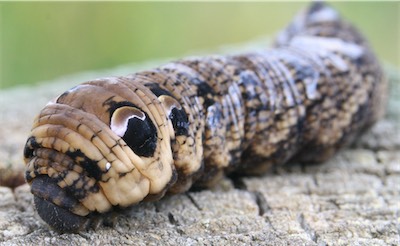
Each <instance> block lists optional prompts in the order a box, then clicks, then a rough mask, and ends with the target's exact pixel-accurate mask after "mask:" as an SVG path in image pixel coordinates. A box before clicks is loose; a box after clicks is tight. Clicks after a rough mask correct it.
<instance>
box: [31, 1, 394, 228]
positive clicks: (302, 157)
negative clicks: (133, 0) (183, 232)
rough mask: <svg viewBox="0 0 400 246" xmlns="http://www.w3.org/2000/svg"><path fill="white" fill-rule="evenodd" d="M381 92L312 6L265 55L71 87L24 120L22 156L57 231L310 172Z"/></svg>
mask: <svg viewBox="0 0 400 246" xmlns="http://www.w3.org/2000/svg"><path fill="white" fill-rule="evenodd" d="M386 86H387V82H386V80H385V79H384V76H383V72H382V69H381V67H380V65H379V63H378V60H377V58H376V57H375V56H374V54H373V52H372V51H371V49H370V48H369V45H368V44H367V42H366V40H365V39H364V38H363V37H362V35H361V34H360V33H359V32H358V31H357V30H356V29H355V28H354V27H353V26H352V25H350V24H349V23H347V22H345V21H343V20H342V19H341V18H340V16H339V15H338V13H337V12H336V11H335V10H333V9H332V8H331V7H329V6H327V5H325V4H323V3H320V2H317V3H313V4H312V5H311V6H310V7H309V8H308V9H306V10H305V11H303V12H301V13H299V14H298V15H297V17H296V18H295V19H294V21H293V22H292V23H291V24H290V25H289V26H288V27H287V28H286V29H285V30H284V31H282V33H281V34H280V35H279V36H278V38H277V41H276V46H275V47H274V48H273V49H270V50H265V51H260V52H253V53H246V54H242V55H234V56H208V57H194V58H193V57H192V58H187V59H181V60H178V61H174V62H171V63H168V64H166V65H164V66H161V67H158V68H156V69H153V70H149V71H143V72H139V73H135V74H132V75H128V76H124V77H110V78H102V79H96V80H93V81H89V82H85V83H83V84H81V85H78V86H76V87H74V88H72V89H70V90H68V91H66V92H65V93H63V94H61V95H60V96H59V97H57V98H56V99H54V100H53V101H51V102H49V103H48V104H47V105H46V106H45V108H44V109H43V110H42V111H41V112H40V114H39V115H38V116H37V118H36V119H35V121H34V124H33V128H32V132H31V136H30V137H29V138H28V140H27V143H26V146H25V150H24V157H25V161H26V164H27V165H26V180H27V181H28V182H29V184H30V185H31V191H32V193H33V195H34V202H35V206H36V209H37V211H38V213H39V215H40V216H41V217H42V219H43V220H44V221H46V222H47V223H48V224H49V225H50V226H52V227H53V228H55V229H57V230H60V231H79V230H83V229H86V228H87V227H89V226H91V224H92V223H93V221H94V220H96V218H97V217H98V216H100V214H103V213H108V212H110V211H112V210H115V209H119V208H124V207H128V206H132V205H134V204H137V203H139V202H141V201H151V200H157V199H160V198H162V197H163V196H164V195H165V194H166V193H172V194H174V193H180V192H184V191H186V190H188V189H189V188H191V187H193V186H195V187H208V186H212V185H213V184H215V183H216V182H218V180H220V178H221V177H222V176H223V175H225V174H233V173H237V174H240V175H256V174H262V173H263V172H265V171H266V170H267V169H268V168H270V167H271V166H273V165H278V164H282V163H285V162H287V161H289V160H291V159H293V160H296V161H301V162H320V161H324V160H326V159H327V158H329V157H331V156H332V155H333V154H334V153H335V152H336V151H337V150H338V149H339V148H340V147H342V146H344V145H346V144H348V143H350V142H351V141H352V140H353V139H354V138H355V137H356V136H357V135H358V134H359V133H361V132H362V131H363V130H365V129H367V128H368V127H369V126H371V125H372V124H373V123H374V122H375V121H376V120H377V119H379V118H380V117H381V116H382V114H383V112H384V106H385V99H386Z"/></svg>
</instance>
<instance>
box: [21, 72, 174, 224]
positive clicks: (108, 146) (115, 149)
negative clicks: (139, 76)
mask: <svg viewBox="0 0 400 246" xmlns="http://www.w3.org/2000/svg"><path fill="white" fill-rule="evenodd" d="M173 109H176V110H180V108H179V103H177V101H176V100H175V99H174V98H173V97H171V96H169V95H159V96H157V95H155V94H154V93H153V92H152V91H151V90H150V89H149V88H147V87H146V86H144V85H143V84H141V83H132V82H131V81H128V79H127V78H107V79H101V80H96V81H91V82H87V83H84V84H82V85H79V86H77V87H74V88H73V89H71V90H69V91H67V92H65V93H63V94H62V95H60V96H59V97H58V98H57V99H55V100H53V101H52V102H50V103H48V104H47V105H46V107H45V108H44V109H43V110H42V111H41V112H40V114H39V115H38V117H37V118H36V119H35V122H34V125H33V128H32V133H31V136H30V137H29V139H28V141H27V143H26V146H25V151H24V157H25V161H26V163H27V171H26V179H27V181H28V182H29V183H30V184H31V191H32V193H33V195H34V202H35V206H36V209H37V211H38V213H39V215H40V216H41V217H42V218H43V220H44V221H46V222H47V223H48V224H49V225H51V226H52V227H54V228H56V229H59V230H61V231H78V230H80V229H83V228H84V227H87V226H88V225H89V224H90V223H91V218H92V217H94V216H95V215H96V214H98V213H106V212H108V211H110V210H112V209H113V208H115V207H127V206H130V205H133V204H136V203H138V202H140V201H142V200H144V199H152V198H157V197H160V196H163V195H164V193H165V191H166V190H167V189H168V188H169V187H170V186H171V185H172V184H174V183H175V181H176V171H175V168H174V165H173V156H172V148H171V141H172V139H173V138H174V137H175V135H174V134H175V132H174V126H173V124H172V122H171V120H170V117H171V113H172V111H174V110H173ZM176 110H175V111H174V112H175V114H176V113H177V111H176ZM175 116H177V115H175ZM175 118H176V117H175Z"/></svg>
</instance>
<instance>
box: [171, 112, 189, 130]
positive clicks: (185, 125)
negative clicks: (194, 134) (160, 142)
mask: <svg viewBox="0 0 400 246" xmlns="http://www.w3.org/2000/svg"><path fill="white" fill-rule="evenodd" d="M169 118H170V119H171V122H172V125H173V126H174V129H175V135H176V136H180V135H185V136H186V135H188V131H189V119H188V117H187V115H186V113H185V111H184V110H183V109H180V110H179V109H177V108H173V109H172V110H171V114H170V115H169Z"/></svg>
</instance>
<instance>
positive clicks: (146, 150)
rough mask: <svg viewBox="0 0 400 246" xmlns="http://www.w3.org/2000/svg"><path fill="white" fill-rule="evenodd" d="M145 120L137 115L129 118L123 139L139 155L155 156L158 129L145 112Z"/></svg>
mask: <svg viewBox="0 0 400 246" xmlns="http://www.w3.org/2000/svg"><path fill="white" fill-rule="evenodd" d="M145 115H146V117H145V119H144V120H142V119H139V118H137V117H133V118H131V119H129V121H128V126H127V128H126V132H125V134H124V136H123V137H122V139H123V140H124V141H125V142H126V144H128V146H129V147H130V148H131V149H132V150H133V152H135V154H137V155H139V156H145V157H150V156H153V154H154V151H155V150H156V147H157V129H156V127H155V126H154V124H153V122H151V120H150V118H149V117H148V116H147V114H145Z"/></svg>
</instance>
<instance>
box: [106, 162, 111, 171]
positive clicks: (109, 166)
mask: <svg viewBox="0 0 400 246" xmlns="http://www.w3.org/2000/svg"><path fill="white" fill-rule="evenodd" d="M110 168H111V163H109V162H107V164H106V171H108V170H110Z"/></svg>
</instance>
